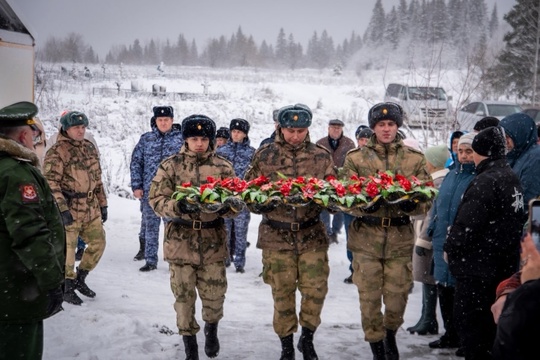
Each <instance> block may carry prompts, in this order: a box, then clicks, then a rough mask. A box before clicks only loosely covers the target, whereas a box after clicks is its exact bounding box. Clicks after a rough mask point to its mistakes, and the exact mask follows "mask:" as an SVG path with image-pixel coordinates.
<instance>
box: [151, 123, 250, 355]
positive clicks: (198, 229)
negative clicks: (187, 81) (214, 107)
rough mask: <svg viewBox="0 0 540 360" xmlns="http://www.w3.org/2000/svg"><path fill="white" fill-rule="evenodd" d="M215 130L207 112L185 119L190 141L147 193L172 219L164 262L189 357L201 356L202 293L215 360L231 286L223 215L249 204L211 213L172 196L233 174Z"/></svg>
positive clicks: (208, 351)
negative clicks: (198, 307)
mask: <svg viewBox="0 0 540 360" xmlns="http://www.w3.org/2000/svg"><path fill="white" fill-rule="evenodd" d="M215 133H216V127H215V124H214V121H213V120H212V119H210V118H208V117H206V116H204V115H191V116H189V117H187V118H186V119H184V120H183V122H182V135H183V136H184V140H185V143H184V145H183V146H182V148H181V149H180V152H179V153H178V154H176V155H173V156H171V157H169V158H167V159H166V160H164V161H163V162H162V163H161V164H160V165H159V167H158V170H157V173H156V176H155V177H154V179H153V180H152V185H151V187H150V194H149V197H148V200H149V203H150V206H152V208H153V209H154V211H155V212H156V214H158V215H159V216H162V217H167V218H169V219H171V221H170V222H168V223H167V225H166V226H165V242H164V245H163V249H164V258H165V261H167V262H168V263H169V271H170V279H171V289H172V291H173V294H174V296H175V298H176V302H175V303H174V309H175V311H176V321H177V325H178V332H179V334H180V335H182V336H183V341H184V346H185V351H186V360H197V359H199V354H198V345H197V337H196V334H197V333H198V332H199V330H200V327H199V324H198V323H197V321H196V320H195V301H196V297H197V293H198V294H199V296H200V298H201V301H202V317H203V320H204V321H205V323H206V324H205V327H204V334H205V336H206V343H205V348H204V350H205V353H206V355H207V356H208V357H210V358H213V357H216V356H217V355H218V353H219V341H218V338H217V326H218V322H219V320H221V318H222V317H223V302H224V300H225V292H226V290H227V278H226V272H225V259H226V258H227V256H228V251H227V243H226V240H227V232H226V230H225V225H224V221H223V217H228V216H234V214H236V211H241V210H242V205H244V203H243V202H242V201H239V203H238V201H234V200H230V201H227V202H226V203H225V206H224V207H223V208H222V209H220V210H219V211H218V212H212V213H208V212H201V209H200V208H199V207H198V206H197V205H194V204H191V203H190V202H189V201H187V200H186V199H185V198H184V199H182V200H180V201H177V200H175V199H173V198H172V197H171V196H172V194H173V193H174V192H175V190H176V186H177V185H181V184H184V183H188V182H189V183H191V184H192V185H193V186H200V185H202V184H205V183H206V182H207V177H209V176H212V177H214V178H228V177H234V169H233V167H232V164H231V163H230V162H229V161H227V160H226V159H224V158H222V157H220V156H218V155H216V154H215V152H214V146H215V143H214V141H215ZM230 205H232V207H231V206H230ZM233 209H234V210H233Z"/></svg>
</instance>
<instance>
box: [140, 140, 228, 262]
mask: <svg viewBox="0 0 540 360" xmlns="http://www.w3.org/2000/svg"><path fill="white" fill-rule="evenodd" d="M208 176H212V177H214V178H216V179H220V178H230V177H234V170H233V167H232V164H231V163H230V162H229V161H227V160H226V159H225V158H222V157H221V156H218V155H216V154H215V153H214V151H213V150H211V149H210V150H208V151H207V152H206V153H204V154H197V153H194V152H192V151H190V150H189V149H188V148H187V147H186V146H185V145H184V146H182V148H181V149H180V152H179V153H178V154H175V155H173V156H171V157H169V158H167V159H165V160H164V161H163V162H162V163H161V164H160V165H159V167H158V170H157V172H156V176H155V177H154V179H153V180H152V186H151V188H150V193H149V196H148V202H149V203H150V206H151V207H152V209H154V211H155V212H156V214H157V215H159V216H161V217H166V218H169V219H171V221H170V222H168V223H167V224H166V225H165V242H164V244H163V257H164V260H165V261H167V262H169V263H173V264H178V265H187V264H192V265H204V264H212V263H215V262H218V261H225V259H226V258H227V232H226V230H225V225H224V224H223V223H222V224H221V225H220V226H218V227H214V228H208V229H202V230H194V229H188V228H186V227H183V226H181V225H179V224H177V223H175V219H182V220H186V221H193V220H198V221H203V222H210V221H214V220H218V219H219V218H220V217H221V216H229V215H231V214H222V215H220V214H218V213H215V212H214V213H203V212H196V213H192V214H184V213H180V212H179V210H178V207H177V200H176V199H173V198H171V196H172V194H173V193H174V192H175V191H176V186H177V185H181V184H183V183H187V182H190V183H191V184H192V185H193V186H200V185H201V184H205V183H206V179H207V177H208Z"/></svg>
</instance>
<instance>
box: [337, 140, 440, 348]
mask: <svg viewBox="0 0 540 360" xmlns="http://www.w3.org/2000/svg"><path fill="white" fill-rule="evenodd" d="M425 165H426V161H425V158H424V155H423V154H422V153H421V152H419V151H417V150H415V149H413V148H411V147H408V146H406V145H404V144H403V141H402V140H401V137H400V135H399V134H397V136H396V139H395V140H394V142H392V143H390V144H388V145H382V144H380V143H378V142H377V140H376V136H375V135H372V136H371V139H370V141H369V142H368V144H367V145H366V146H364V147H362V148H359V149H354V150H351V151H350V152H349V153H348V154H347V156H346V158H345V164H344V171H345V173H346V176H347V177H350V176H352V175H354V174H357V175H359V176H364V177H367V176H369V175H373V174H375V173H376V172H378V171H386V170H391V171H392V172H394V173H399V174H401V175H404V176H406V177H411V176H416V177H417V178H418V179H420V180H431V177H430V175H429V174H428V173H427V171H426V169H425ZM430 206H431V202H425V203H420V204H418V205H417V207H416V209H415V210H414V211H412V212H407V213H405V212H404V211H402V210H401V209H400V207H399V206H398V205H383V206H381V207H380V208H379V209H378V210H377V211H376V212H374V213H370V214H369V215H368V214H366V213H364V212H362V211H360V210H357V211H353V212H351V214H352V215H355V216H359V217H360V216H365V217H366V215H368V216H367V217H368V218H371V219H379V220H380V221H381V224H382V221H383V220H382V219H383V218H385V219H388V218H389V219H390V220H391V221H394V219H396V220H397V219H402V220H404V221H405V222H406V223H405V224H402V225H400V226H393V225H391V226H386V224H385V226H382V225H373V224H368V223H367V221H368V219H367V218H366V219H365V220H364V222H363V221H362V220H361V219H360V218H359V217H357V218H356V219H355V220H354V222H353V223H352V224H351V226H350V228H349V239H348V248H349V250H351V251H352V252H353V270H354V271H353V282H354V283H355V284H356V285H357V287H358V294H359V297H360V310H361V314H362V328H363V330H364V333H365V340H366V341H368V342H370V343H375V342H378V341H380V340H382V339H383V338H384V337H385V329H389V330H394V331H395V330H397V329H398V328H399V327H400V326H401V324H402V323H403V313H404V312H405V306H406V305H407V298H408V292H409V289H410V286H411V283H412V251H413V246H414V231H413V227H412V224H411V223H410V220H409V218H408V217H409V216H410V215H419V214H424V213H425V212H426V211H427V210H428V209H429V207H430ZM381 299H382V301H383V302H384V306H385V310H384V315H383V314H382V313H381V305H382V304H381Z"/></svg>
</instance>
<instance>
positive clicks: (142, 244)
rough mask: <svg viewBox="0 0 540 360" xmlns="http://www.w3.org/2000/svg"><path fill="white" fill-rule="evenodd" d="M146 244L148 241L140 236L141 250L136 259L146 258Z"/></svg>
mask: <svg viewBox="0 0 540 360" xmlns="http://www.w3.org/2000/svg"><path fill="white" fill-rule="evenodd" d="M145 244H146V241H145V240H144V238H142V237H140V238H139V252H138V253H137V255H135V257H134V258H133V260H134V261H139V260H144V246H145Z"/></svg>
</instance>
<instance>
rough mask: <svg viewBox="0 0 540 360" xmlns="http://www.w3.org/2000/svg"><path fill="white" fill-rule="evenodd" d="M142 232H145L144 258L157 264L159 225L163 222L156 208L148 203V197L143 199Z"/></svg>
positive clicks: (149, 262) (150, 262)
mask: <svg viewBox="0 0 540 360" xmlns="http://www.w3.org/2000/svg"><path fill="white" fill-rule="evenodd" d="M141 211H142V219H141V233H139V236H140V235H141V234H142V232H143V228H144V234H143V238H144V241H145V245H144V259H145V260H146V262H147V263H148V264H151V265H157V263H158V250H159V225H160V224H161V218H160V217H159V216H157V215H156V213H155V212H154V209H152V207H151V206H150V204H149V203H148V199H146V198H145V199H142V200H141Z"/></svg>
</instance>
